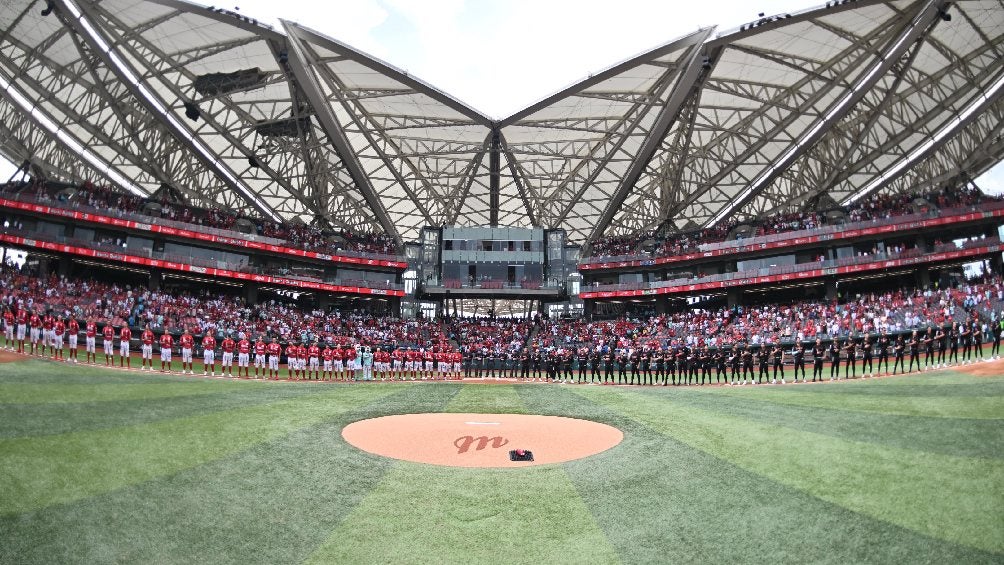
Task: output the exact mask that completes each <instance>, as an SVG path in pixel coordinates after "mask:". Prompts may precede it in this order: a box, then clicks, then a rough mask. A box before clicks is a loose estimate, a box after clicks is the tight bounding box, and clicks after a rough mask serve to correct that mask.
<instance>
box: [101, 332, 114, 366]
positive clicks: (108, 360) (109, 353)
mask: <svg viewBox="0 0 1004 565" xmlns="http://www.w3.org/2000/svg"><path fill="white" fill-rule="evenodd" d="M101 337H102V338H104V341H103V343H102V344H103V345H104V347H105V365H114V364H115V363H114V361H115V327H114V326H112V325H111V324H110V323H107V324H105V327H104V328H103V329H102V330H101Z"/></svg>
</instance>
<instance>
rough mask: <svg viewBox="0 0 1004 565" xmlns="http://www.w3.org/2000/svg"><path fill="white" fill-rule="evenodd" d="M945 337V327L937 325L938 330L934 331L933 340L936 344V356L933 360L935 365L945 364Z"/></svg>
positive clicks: (946, 347) (946, 345)
mask: <svg viewBox="0 0 1004 565" xmlns="http://www.w3.org/2000/svg"><path fill="white" fill-rule="evenodd" d="M947 337H948V336H947V334H945V328H944V327H942V326H938V330H937V331H936V332H934V342H935V343H936V344H937V346H938V358H937V360H935V366H936V367H944V366H945V350H946V349H948V339H947Z"/></svg>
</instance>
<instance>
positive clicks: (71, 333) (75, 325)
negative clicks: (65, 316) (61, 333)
mask: <svg viewBox="0 0 1004 565" xmlns="http://www.w3.org/2000/svg"><path fill="white" fill-rule="evenodd" d="M66 329H67V332H68V339H69V343H70V361H73V362H74V363H79V362H80V360H79V359H78V358H77V339H78V338H79V337H80V323H79V322H77V319H76V318H75V317H70V323H69V324H67V326H66Z"/></svg>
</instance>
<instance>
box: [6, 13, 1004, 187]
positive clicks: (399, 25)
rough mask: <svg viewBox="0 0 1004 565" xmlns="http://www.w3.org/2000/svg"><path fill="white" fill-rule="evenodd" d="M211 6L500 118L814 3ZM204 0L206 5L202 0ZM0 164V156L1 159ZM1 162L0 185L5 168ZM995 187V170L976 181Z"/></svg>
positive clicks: (1003, 179) (1002, 182)
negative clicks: (293, 29)
mask: <svg viewBox="0 0 1004 565" xmlns="http://www.w3.org/2000/svg"><path fill="white" fill-rule="evenodd" d="M231 2H234V0H228V3H225V4H221V3H216V4H215V5H216V6H217V7H222V8H227V9H237V10H238V11H239V12H240V13H241V14H244V15H246V16H249V17H252V18H255V19H257V20H258V21H259V22H264V23H268V24H271V25H274V26H276V27H277V28H280V27H281V24H280V23H279V20H280V19H285V20H290V21H294V22H297V23H300V24H301V25H304V26H307V27H310V28H313V29H315V30H317V31H319V32H321V33H323V34H325V35H328V36H330V37H333V38H335V39H337V40H339V41H342V42H344V43H347V44H349V45H352V46H353V47H356V48H357V49H360V50H362V51H364V52H366V53H368V54H370V55H372V56H375V57H377V58H378V59H382V60H383V61H385V62H387V63H389V64H391V65H393V66H395V67H398V68H400V69H403V70H405V71H407V72H408V73H409V74H411V75H413V76H415V77H417V78H420V79H422V80H424V81H425V82H427V83H429V84H431V85H432V86H434V87H436V88H438V89H440V90H442V91H445V92H446V93H448V94H450V95H452V96H453V97H455V98H458V99H460V100H462V101H464V102H465V103H467V104H469V105H470V106H472V107H474V108H476V109H478V110H480V111H481V112H483V113H485V114H487V115H488V116H491V117H494V118H502V117H505V116H508V115H510V114H512V113H514V112H516V111H518V110H520V109H522V108H525V107H526V106H529V105H530V104H532V103H534V102H536V101H538V100H540V99H542V98H545V97H546V96H548V95H549V94H552V93H554V92H557V91H559V90H561V89H562V88H564V87H566V86H568V85H571V84H573V83H575V82H578V81H579V80H582V79H583V78H586V77H588V76H589V75H590V73H595V72H597V71H601V70H603V69H605V68H607V67H610V66H612V65H614V64H616V63H618V62H620V61H623V60H625V59H628V58H630V57H632V56H634V55H637V54H639V53H642V52H644V51H647V50H649V49H651V48H653V47H656V46H658V45H661V44H663V43H666V42H668V41H671V40H673V39H676V38H678V37H680V36H682V35H686V34H689V33H691V32H694V31H696V30H697V29H699V28H703V27H712V26H717V29H716V33H722V32H726V31H729V30H731V29H733V28H736V27H738V26H739V25H741V24H744V23H747V22H750V21H753V20H755V19H757V18H758V13H760V12H763V13H764V14H765V15H768V16H770V15H775V14H784V13H795V12H798V11H802V10H805V9H808V8H813V7H815V6H816V5H817V4H822V3H823V2H821V1H818V2H816V1H813V0H808V1H807V0H794V1H793V0H756V1H755V2H749V0H745V1H744V0H703V1H700V2H681V1H679V0H676V1H674V0H546V1H545V0H505V1H502V0H494V1H490V0H348V1H342V2H324V3H321V2H317V1H316V0H284V1H283V2H276V1H275V0H240V1H239V2H237V3H231ZM204 3H205V2H204ZM0 161H2V158H0ZM13 170H14V167H13V166H11V165H10V164H9V163H0V182H2V181H5V180H6V179H7V178H8V177H9V176H10V175H11V173H12V172H13ZM977 184H978V185H979V186H980V187H981V188H983V189H984V190H986V191H988V192H993V193H1001V192H1004V167H1002V166H1000V165H998V166H997V167H996V168H995V169H994V170H992V171H991V172H989V173H988V174H987V175H984V176H983V177H981V178H980V179H977Z"/></svg>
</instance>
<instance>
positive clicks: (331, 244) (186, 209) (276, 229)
mask: <svg viewBox="0 0 1004 565" xmlns="http://www.w3.org/2000/svg"><path fill="white" fill-rule="evenodd" d="M75 189H76V193H75V194H74V195H73V202H76V203H79V204H82V205H84V206H88V207H90V208H96V209H101V210H116V211H118V212H125V213H132V214H142V213H144V209H145V208H146V206H147V205H148V204H150V203H151V202H153V203H156V204H158V205H159V206H160V210H159V212H158V214H159V217H161V218H164V219H168V220H172V221H176V222H181V223H186V224H192V225H196V226H205V227H210V228H215V229H221V230H232V231H237V232H240V231H241V230H240V229H239V226H238V223H239V222H240V221H241V220H246V221H249V222H250V223H251V224H252V225H253V226H254V228H255V231H256V234H257V235H260V236H264V237H271V238H274V239H278V240H282V241H284V242H286V244H287V245H289V246H290V247H295V248H298V249H307V250H310V251H318V252H323V253H337V252H338V251H352V252H357V253H368V254H378V255H395V254H396V252H397V249H396V246H395V244H394V240H393V239H392V238H391V237H389V236H387V235H386V234H382V233H369V232H353V231H349V230H341V231H330V230H323V229H320V228H317V227H314V226H308V225H303V224H297V223H292V222H282V223H278V222H273V221H271V220H267V219H264V218H260V217H254V216H246V215H241V214H237V213H235V212H233V211H230V210H223V209H219V208H197V207H194V206H185V205H181V204H177V203H172V202H168V201H167V200H166V199H160V200H154V199H149V198H142V197H139V196H135V195H132V194H125V193H122V192H118V191H116V190H113V189H112V188H110V187H107V186H97V185H95V184H93V183H90V182H85V183H83V184H81V185H80V186H78V187H75ZM5 191H7V192H20V193H21V194H25V195H28V196H33V197H34V198H36V199H38V200H41V201H46V200H50V201H52V200H56V199H57V195H58V194H59V193H60V192H61V190H58V189H57V188H56V187H51V186H48V185H45V184H42V183H28V184H16V185H8V186H6V187H5Z"/></svg>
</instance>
